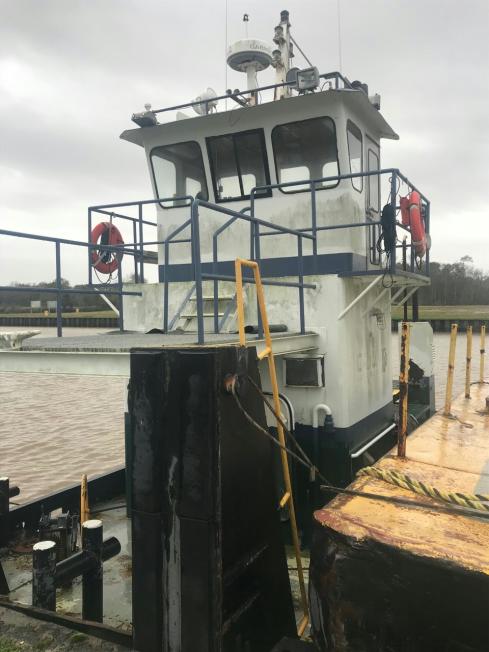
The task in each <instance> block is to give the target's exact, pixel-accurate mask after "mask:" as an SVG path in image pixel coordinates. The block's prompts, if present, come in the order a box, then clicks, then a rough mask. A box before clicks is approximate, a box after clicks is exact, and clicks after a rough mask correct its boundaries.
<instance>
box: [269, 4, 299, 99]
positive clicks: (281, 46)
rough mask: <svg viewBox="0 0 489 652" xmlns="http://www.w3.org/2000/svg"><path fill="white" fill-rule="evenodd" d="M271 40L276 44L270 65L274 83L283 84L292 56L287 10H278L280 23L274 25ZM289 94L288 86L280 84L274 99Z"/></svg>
mask: <svg viewBox="0 0 489 652" xmlns="http://www.w3.org/2000/svg"><path fill="white" fill-rule="evenodd" d="M273 42H274V43H275V44H276V45H277V46H278V48H277V49H276V50H274V51H273V52H272V56H273V62H272V66H273V67H274V68H275V83H276V84H283V83H285V82H286V80H287V73H288V72H289V69H290V60H291V59H292V57H293V56H294V53H293V51H292V43H291V41H290V22H289V12H288V11H287V10H286V9H285V10H284V11H282V12H280V24H279V25H277V26H276V27H275V35H274V37H273ZM289 96H290V89H289V87H288V86H281V87H280V88H277V89H275V97H274V99H275V100H281V99H283V98H284V97H289Z"/></svg>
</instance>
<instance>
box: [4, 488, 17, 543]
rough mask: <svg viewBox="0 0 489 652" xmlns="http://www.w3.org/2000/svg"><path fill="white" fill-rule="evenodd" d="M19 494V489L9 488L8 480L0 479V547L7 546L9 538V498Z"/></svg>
mask: <svg viewBox="0 0 489 652" xmlns="http://www.w3.org/2000/svg"><path fill="white" fill-rule="evenodd" d="M19 493H20V489H19V487H16V486H15V485H12V486H11V485H10V480H9V478H7V477H4V478H0V546H5V545H7V543H8V541H9V538H10V523H9V511H10V498H13V497H14V496H18V495H19Z"/></svg>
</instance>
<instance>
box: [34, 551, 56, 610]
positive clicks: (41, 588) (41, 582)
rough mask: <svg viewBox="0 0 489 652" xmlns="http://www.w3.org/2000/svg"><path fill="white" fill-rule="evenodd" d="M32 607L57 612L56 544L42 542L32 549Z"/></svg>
mask: <svg viewBox="0 0 489 652" xmlns="http://www.w3.org/2000/svg"><path fill="white" fill-rule="evenodd" d="M32 605H33V606H34V607H39V608H40V609H48V610H49V611H56V544H55V543H54V541H40V542H39V543H36V544H35V545H34V547H33V549H32Z"/></svg>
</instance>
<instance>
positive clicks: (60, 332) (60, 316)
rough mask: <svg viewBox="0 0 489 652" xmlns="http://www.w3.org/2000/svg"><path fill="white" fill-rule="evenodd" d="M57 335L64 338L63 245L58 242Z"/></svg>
mask: <svg viewBox="0 0 489 652" xmlns="http://www.w3.org/2000/svg"><path fill="white" fill-rule="evenodd" d="M56 290H57V292H56V334H57V336H58V337H63V294H62V292H61V290H62V286H61V244H60V242H56Z"/></svg>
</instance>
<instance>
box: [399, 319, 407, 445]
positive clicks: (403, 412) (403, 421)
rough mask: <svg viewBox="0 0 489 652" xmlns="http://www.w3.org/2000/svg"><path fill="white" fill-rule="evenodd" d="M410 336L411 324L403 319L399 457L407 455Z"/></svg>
mask: <svg viewBox="0 0 489 652" xmlns="http://www.w3.org/2000/svg"><path fill="white" fill-rule="evenodd" d="M409 336H410V327H409V324H408V323H407V322H406V321H403V322H402V332H401V368H400V373H399V431H398V436H397V454H398V456H399V457H406V438H407V421H408V386H409Z"/></svg>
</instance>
